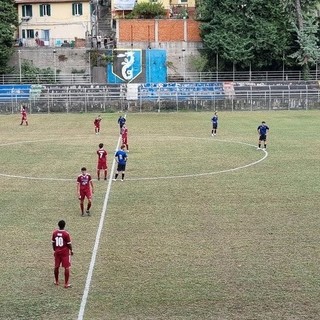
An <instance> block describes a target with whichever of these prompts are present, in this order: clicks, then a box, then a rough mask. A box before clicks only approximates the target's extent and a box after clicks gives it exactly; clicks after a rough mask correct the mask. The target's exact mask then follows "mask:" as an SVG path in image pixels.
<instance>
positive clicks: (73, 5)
mask: <svg viewBox="0 0 320 320" xmlns="http://www.w3.org/2000/svg"><path fill="white" fill-rule="evenodd" d="M74 7H75V4H74V3H73V4H72V15H73V16H74V15H75V12H74V11H75V10H74Z"/></svg>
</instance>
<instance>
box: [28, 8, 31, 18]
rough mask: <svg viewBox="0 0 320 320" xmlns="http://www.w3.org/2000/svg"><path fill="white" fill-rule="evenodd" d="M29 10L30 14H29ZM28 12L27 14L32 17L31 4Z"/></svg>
mask: <svg viewBox="0 0 320 320" xmlns="http://www.w3.org/2000/svg"><path fill="white" fill-rule="evenodd" d="M29 12H30V14H29ZM29 12H28V16H30V17H32V5H30V6H29Z"/></svg>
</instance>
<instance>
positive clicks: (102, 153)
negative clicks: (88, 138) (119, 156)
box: [97, 148, 108, 164]
mask: <svg viewBox="0 0 320 320" xmlns="http://www.w3.org/2000/svg"><path fill="white" fill-rule="evenodd" d="M97 155H98V163H103V164H104V163H107V155H108V153H107V151H106V150H105V149H103V148H102V149H99V150H97Z"/></svg>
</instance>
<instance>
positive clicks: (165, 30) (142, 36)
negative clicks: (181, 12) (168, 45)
mask: <svg viewBox="0 0 320 320" xmlns="http://www.w3.org/2000/svg"><path fill="white" fill-rule="evenodd" d="M184 21H186V23H187V39H186V40H187V41H191V42H200V41H201V38H200V30H199V25H200V23H199V22H198V21H195V20H192V19H187V20H182V19H172V20H170V19H163V20H158V22H159V24H158V41H159V42H170V41H183V40H184ZM155 24H156V20H136V19H130V20H129V19H128V20H126V19H119V39H118V41H120V42H130V41H133V42H134V41H146V42H149V41H150V42H153V41H155V33H154V32H155Z"/></svg>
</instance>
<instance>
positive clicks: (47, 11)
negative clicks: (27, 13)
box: [40, 4, 51, 17]
mask: <svg viewBox="0 0 320 320" xmlns="http://www.w3.org/2000/svg"><path fill="white" fill-rule="evenodd" d="M43 16H51V7H50V4H40V17H43Z"/></svg>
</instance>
